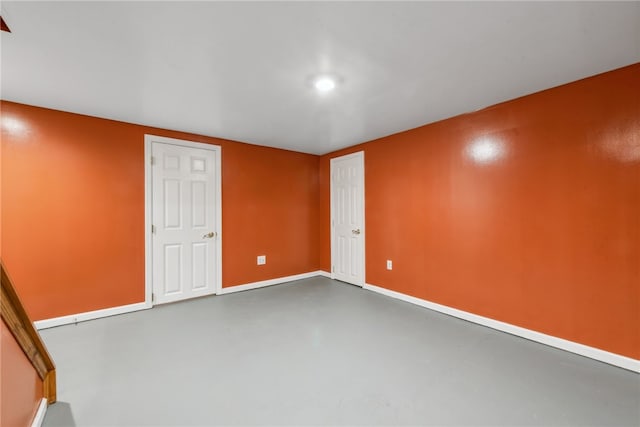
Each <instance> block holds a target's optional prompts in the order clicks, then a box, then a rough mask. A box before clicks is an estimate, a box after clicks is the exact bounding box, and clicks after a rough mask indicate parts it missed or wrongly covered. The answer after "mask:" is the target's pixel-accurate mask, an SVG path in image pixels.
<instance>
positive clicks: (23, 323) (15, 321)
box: [0, 262, 56, 404]
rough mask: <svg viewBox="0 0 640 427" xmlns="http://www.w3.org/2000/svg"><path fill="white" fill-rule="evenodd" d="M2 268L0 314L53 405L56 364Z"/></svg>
mask: <svg viewBox="0 0 640 427" xmlns="http://www.w3.org/2000/svg"><path fill="white" fill-rule="evenodd" d="M0 268H1V270H2V279H1V282H2V295H1V299H0V314H2V319H3V320H4V322H5V323H6V324H7V326H8V327H9V330H10V331H11V333H12V334H13V336H14V337H15V339H16V341H17V342H18V344H19V345H20V348H22V351H23V352H24V354H25V355H26V356H27V358H28V359H29V360H30V361H31V365H33V368H34V369H35V370H36V372H37V373H38V376H39V377H40V379H41V380H42V383H43V386H44V390H43V395H44V398H45V399H47V402H48V403H49V404H52V403H54V402H55V401H56V365H55V364H54V363H53V360H52V359H51V356H50V355H49V352H48V351H47V348H46V347H45V345H44V343H43V342H42V338H41V337H40V334H38V331H37V330H36V328H35V327H34V326H33V322H32V321H31V320H30V319H29V316H28V315H27V312H26V311H25V309H24V306H23V305H22V303H21V302H20V299H19V298H18V294H17V293H16V291H15V289H14V287H13V284H12V283H11V280H10V279H9V275H8V274H7V270H6V269H5V267H4V264H2V262H0Z"/></svg>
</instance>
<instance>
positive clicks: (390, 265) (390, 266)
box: [387, 259, 393, 270]
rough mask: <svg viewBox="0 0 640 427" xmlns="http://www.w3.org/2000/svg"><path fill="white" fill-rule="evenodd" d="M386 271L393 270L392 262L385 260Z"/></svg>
mask: <svg viewBox="0 0 640 427" xmlns="http://www.w3.org/2000/svg"><path fill="white" fill-rule="evenodd" d="M387 270H393V261H391V260H390V259H388V260H387Z"/></svg>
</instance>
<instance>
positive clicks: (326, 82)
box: [313, 76, 336, 92]
mask: <svg viewBox="0 0 640 427" xmlns="http://www.w3.org/2000/svg"><path fill="white" fill-rule="evenodd" d="M313 86H314V87H315V88H316V90H318V91H319V92H329V91H331V90H333V89H335V87H336V81H335V80H334V79H332V78H331V77H327V76H322V77H318V78H317V79H316V80H315V81H314V82H313Z"/></svg>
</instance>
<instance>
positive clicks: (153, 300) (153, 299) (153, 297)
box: [151, 293, 156, 302]
mask: <svg viewBox="0 0 640 427" xmlns="http://www.w3.org/2000/svg"><path fill="white" fill-rule="evenodd" d="M155 300H156V294H154V293H152V294H151V302H155Z"/></svg>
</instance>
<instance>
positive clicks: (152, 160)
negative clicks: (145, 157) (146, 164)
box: [151, 156, 156, 166]
mask: <svg viewBox="0 0 640 427" xmlns="http://www.w3.org/2000/svg"><path fill="white" fill-rule="evenodd" d="M155 164H156V157H155V156H151V166H153V165H155Z"/></svg>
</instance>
